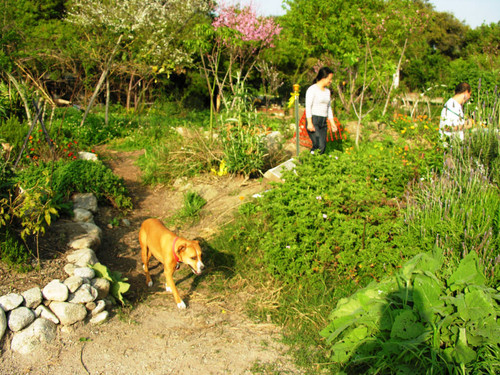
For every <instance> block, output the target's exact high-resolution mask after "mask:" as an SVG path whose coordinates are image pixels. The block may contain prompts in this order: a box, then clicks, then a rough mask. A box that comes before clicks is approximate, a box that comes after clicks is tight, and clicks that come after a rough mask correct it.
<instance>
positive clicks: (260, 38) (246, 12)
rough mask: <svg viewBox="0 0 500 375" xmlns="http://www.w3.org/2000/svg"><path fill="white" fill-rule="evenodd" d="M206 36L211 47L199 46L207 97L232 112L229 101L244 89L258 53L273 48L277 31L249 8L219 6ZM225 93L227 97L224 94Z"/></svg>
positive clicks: (259, 54)
mask: <svg viewBox="0 0 500 375" xmlns="http://www.w3.org/2000/svg"><path fill="white" fill-rule="evenodd" d="M214 13H215V14H216V17H215V18H214V21H213V22H212V25H211V28H210V30H209V34H211V35H210V36H211V38H213V39H212V43H207V44H206V45H205V46H204V47H205V48H203V46H200V55H201V59H202V67H203V70H204V72H205V77H206V79H207V84H208V87H209V90H210V94H211V96H213V95H214V93H215V91H217V92H218V99H219V100H220V102H221V104H222V105H224V106H225V108H226V109H233V107H234V105H235V101H234V100H229V97H232V98H233V99H234V98H235V97H236V96H237V95H238V93H239V92H240V91H241V88H242V87H244V84H245V82H246V80H247V79H248V78H249V76H250V75H251V73H252V71H253V70H254V68H255V65H256V63H257V62H258V61H259V59H260V58H261V55H262V53H263V52H264V51H265V50H266V49H268V48H272V47H274V44H273V42H274V40H275V38H276V37H277V36H278V35H279V34H280V32H281V27H280V26H279V25H278V24H277V23H276V22H275V21H274V19H272V18H266V17H260V16H258V15H257V13H256V11H255V9H254V7H253V5H252V4H250V5H245V6H243V7H240V6H236V5H225V4H224V3H219V5H218V7H217V8H216V9H215V11H214ZM228 90H229V94H230V95H225V94H227V91H228Z"/></svg>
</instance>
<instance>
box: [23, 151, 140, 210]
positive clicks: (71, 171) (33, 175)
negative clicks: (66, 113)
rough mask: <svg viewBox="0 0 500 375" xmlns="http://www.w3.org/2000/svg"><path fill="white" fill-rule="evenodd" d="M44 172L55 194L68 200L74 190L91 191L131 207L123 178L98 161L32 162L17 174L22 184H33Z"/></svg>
mask: <svg viewBox="0 0 500 375" xmlns="http://www.w3.org/2000/svg"><path fill="white" fill-rule="evenodd" d="M44 173H45V174H49V176H52V179H51V184H52V189H53V190H54V192H55V194H56V196H59V197H60V199H63V200H68V199H69V198H70V195H71V194H73V193H93V194H94V195H95V196H96V197H97V199H98V200H99V201H101V202H105V201H107V202H108V203H111V204H112V205H113V206H115V207H117V208H120V209H130V208H132V201H131V199H130V197H129V196H128V192H127V189H126V188H125V186H124V184H123V180H122V179H121V178H119V177H117V176H116V175H114V174H113V172H112V171H111V169H109V168H108V167H107V166H106V165H105V164H104V163H102V162H101V161H88V160H72V161H58V162H54V163H40V165H39V166H36V165H31V166H30V167H28V168H26V169H24V170H23V171H22V172H20V173H19V175H18V176H17V181H19V183H20V184H21V186H25V187H26V188H30V187H32V186H35V185H36V184H37V183H38V182H39V181H40V180H41V178H42V176H43V175H44Z"/></svg>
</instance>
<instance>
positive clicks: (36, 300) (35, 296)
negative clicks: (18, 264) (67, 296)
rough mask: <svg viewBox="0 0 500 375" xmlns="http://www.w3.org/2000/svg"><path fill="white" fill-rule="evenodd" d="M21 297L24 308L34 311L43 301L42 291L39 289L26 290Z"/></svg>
mask: <svg viewBox="0 0 500 375" xmlns="http://www.w3.org/2000/svg"><path fill="white" fill-rule="evenodd" d="M21 295H22V296H23V298H24V306H26V307H27V308H29V309H36V308H37V306H38V305H40V304H41V303H42V301H43V296H42V291H41V290H40V288H39V287H35V288H31V289H28V290H27V291H25V292H23V293H21Z"/></svg>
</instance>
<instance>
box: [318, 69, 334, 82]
mask: <svg viewBox="0 0 500 375" xmlns="http://www.w3.org/2000/svg"><path fill="white" fill-rule="evenodd" d="M330 74H333V72H332V70H331V69H330V68H328V67H326V66H324V67H322V68H321V69H320V70H319V71H318V75H317V76H316V78H314V81H313V83H316V82H318V81H321V80H322V79H323V78H326V77H328V76H329V75H330Z"/></svg>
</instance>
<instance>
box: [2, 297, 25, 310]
mask: <svg viewBox="0 0 500 375" xmlns="http://www.w3.org/2000/svg"><path fill="white" fill-rule="evenodd" d="M23 301H24V298H23V296H22V295H20V294H17V293H9V294H6V295H5V296H1V297H0V307H1V308H2V309H3V310H4V311H10V310H14V309H15V308H16V307H19V306H21V304H22V303H23Z"/></svg>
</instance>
